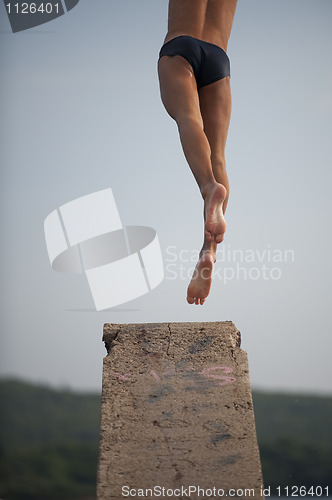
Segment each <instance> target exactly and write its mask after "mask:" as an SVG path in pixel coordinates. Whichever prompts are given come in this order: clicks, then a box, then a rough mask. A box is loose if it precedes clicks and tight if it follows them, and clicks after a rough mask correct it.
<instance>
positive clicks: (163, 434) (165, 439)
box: [153, 420, 182, 479]
mask: <svg viewBox="0 0 332 500" xmlns="http://www.w3.org/2000/svg"><path fill="white" fill-rule="evenodd" d="M153 425H155V426H156V427H158V429H159V431H160V434H161V435H162V437H163V439H164V442H165V444H166V448H167V451H168V455H169V458H170V462H171V466H172V467H173V469H174V470H175V472H176V476H175V477H176V478H177V479H180V478H181V477H182V474H181V472H180V471H179V469H178V468H177V464H176V463H174V462H173V459H174V456H173V453H172V450H171V447H170V445H169V442H168V437H167V436H166V434H165V433H164V432H163V427H162V426H161V425H160V423H159V422H158V421H157V420H155V421H154V422H153Z"/></svg>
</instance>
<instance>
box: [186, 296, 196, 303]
mask: <svg viewBox="0 0 332 500" xmlns="http://www.w3.org/2000/svg"><path fill="white" fill-rule="evenodd" d="M187 302H188V304H193V303H194V302H195V301H194V298H193V297H191V296H190V295H187Z"/></svg>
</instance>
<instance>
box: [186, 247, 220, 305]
mask: <svg viewBox="0 0 332 500" xmlns="http://www.w3.org/2000/svg"><path fill="white" fill-rule="evenodd" d="M214 263H215V258H214V257H213V255H212V253H211V252H209V251H207V252H203V253H202V255H201V257H200V259H199V261H198V263H197V265H196V267H195V270H194V273H193V276H192V278H191V282H190V283H189V286H188V290H187V302H188V303H189V304H196V305H198V304H200V305H203V304H204V302H205V300H206V297H207V296H208V295H209V292H210V288H211V282H212V268H213V264H214Z"/></svg>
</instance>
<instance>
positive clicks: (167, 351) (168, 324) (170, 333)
mask: <svg viewBox="0 0 332 500" xmlns="http://www.w3.org/2000/svg"><path fill="white" fill-rule="evenodd" d="M167 328H168V332H169V339H168V345H167V349H166V354H167V356H169V348H170V345H171V336H172V331H171V325H170V323H167Z"/></svg>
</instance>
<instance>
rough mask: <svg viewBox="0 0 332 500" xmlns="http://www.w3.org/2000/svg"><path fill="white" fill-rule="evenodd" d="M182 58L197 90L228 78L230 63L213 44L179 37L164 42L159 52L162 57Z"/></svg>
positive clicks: (224, 54) (190, 37)
mask: <svg viewBox="0 0 332 500" xmlns="http://www.w3.org/2000/svg"><path fill="white" fill-rule="evenodd" d="M176 55H177V56H182V57H184V58H185V59H186V60H187V61H188V62H189V64H190V65H191V66H192V68H193V71H194V75H195V78H196V82H197V88H201V87H204V86H205V85H209V84H210V83H213V82H216V81H217V80H221V79H222V78H225V77H226V76H230V62H229V58H228V56H227V54H226V52H225V51H224V50H223V49H222V48H221V47H219V46H218V45H214V44H213V43H209V42H205V41H204V40H198V39H197V38H193V37H192V36H187V35H181V36H177V37H176V38H173V39H172V40H170V41H169V42H166V43H165V44H164V45H163V46H162V47H161V50H160V53H159V59H160V58H161V57H162V56H176Z"/></svg>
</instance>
